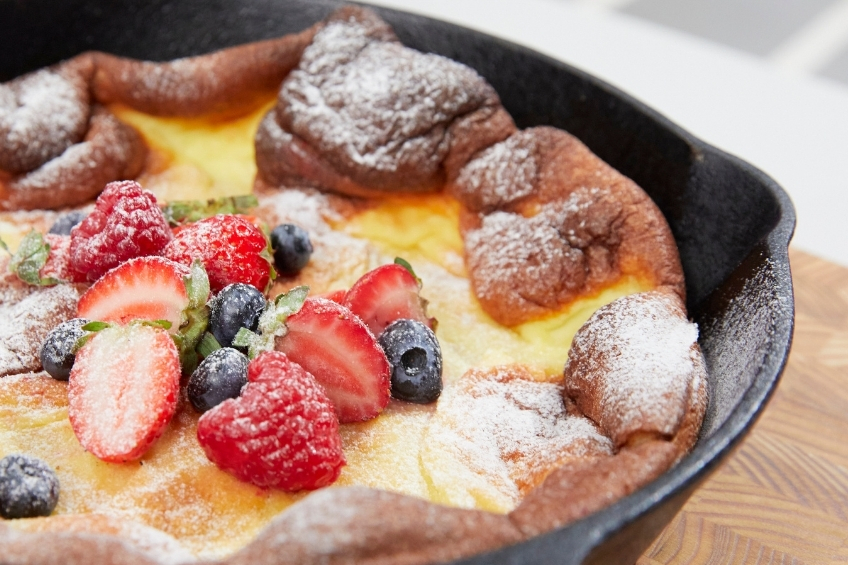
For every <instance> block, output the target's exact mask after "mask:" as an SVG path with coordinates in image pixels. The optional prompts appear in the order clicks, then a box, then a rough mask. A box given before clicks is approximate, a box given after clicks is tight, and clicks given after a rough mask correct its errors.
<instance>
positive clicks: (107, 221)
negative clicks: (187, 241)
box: [69, 181, 173, 282]
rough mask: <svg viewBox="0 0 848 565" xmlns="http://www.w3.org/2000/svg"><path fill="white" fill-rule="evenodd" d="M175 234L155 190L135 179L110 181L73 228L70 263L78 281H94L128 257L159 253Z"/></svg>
mask: <svg viewBox="0 0 848 565" xmlns="http://www.w3.org/2000/svg"><path fill="white" fill-rule="evenodd" d="M172 237H173V236H172V235H171V229H170V228H169V227H168V222H167V220H165V216H164V214H162V211H161V210H160V209H159V206H158V205H157V204H156V197H155V196H153V193H152V192H149V191H147V190H143V189H142V188H141V185H140V184H138V183H137V182H135V181H121V182H111V183H109V184H107V185H106V188H105V189H103V192H102V193H101V194H100V196H98V197H97V202H96V204H95V205H94V210H93V211H92V212H91V214H89V215H88V216H87V217H86V218H85V219H84V220H83V221H82V222H80V223H79V224H78V225H77V226H75V227H74V228H73V229H72V230H71V244H70V249H69V252H70V267H71V269H72V270H73V272H74V274H75V277H74V278H75V280H76V281H78V282H85V281H88V282H93V281H95V280H97V279H98V278H100V277H101V276H102V275H103V274H104V273H106V271H108V270H109V269H112V268H114V267H117V266H118V265H120V264H121V263H123V262H124V261H126V260H127V259H132V258H133V257H144V256H147V255H160V254H161V252H162V249H163V248H164V247H165V245H166V244H167V243H168V242H169V241H171V239H172Z"/></svg>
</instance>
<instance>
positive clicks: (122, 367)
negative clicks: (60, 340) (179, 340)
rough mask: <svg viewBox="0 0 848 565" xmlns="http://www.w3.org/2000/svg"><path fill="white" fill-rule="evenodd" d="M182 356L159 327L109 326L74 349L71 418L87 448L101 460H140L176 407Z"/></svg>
mask: <svg viewBox="0 0 848 565" xmlns="http://www.w3.org/2000/svg"><path fill="white" fill-rule="evenodd" d="M179 390H180V361H179V354H178V353H177V348H176V346H175V345H174V341H173V340H172V339H171V336H170V335H168V333H167V332H165V331H163V330H162V329H160V328H154V327H151V326H145V325H142V324H131V325H128V326H111V327H107V328H105V329H103V330H101V331H99V332H97V333H95V334H94V335H93V337H92V338H91V339H90V340H89V341H88V342H87V343H86V344H85V345H84V346H83V347H82V349H80V350H79V351H78V352H77V354H76V359H75V360H74V366H73V368H72V369H71V375H70V378H69V382H68V417H69V418H70V421H71V427H72V428H73V430H74V434H75V435H76V436H77V439H79V442H80V444H81V445H82V446H83V447H84V448H85V449H86V451H88V452H90V453H92V454H93V455H95V456H96V457H98V458H100V459H102V460H103V461H111V462H122V461H131V460H134V459H138V458H139V457H141V456H142V455H144V452H145V451H147V448H148V447H150V445H151V444H152V443H153V442H154V441H155V440H156V439H157V438H158V437H159V436H160V435H162V432H163V431H164V430H165V427H166V426H167V425H168V422H170V421H171V418H172V417H173V415H174V412H175V411H176V409H177V396H178V394H179Z"/></svg>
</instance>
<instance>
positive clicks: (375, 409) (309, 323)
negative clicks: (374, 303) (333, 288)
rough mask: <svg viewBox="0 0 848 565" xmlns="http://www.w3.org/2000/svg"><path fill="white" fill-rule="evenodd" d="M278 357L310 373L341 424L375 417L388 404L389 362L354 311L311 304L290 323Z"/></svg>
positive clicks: (328, 303)
mask: <svg viewBox="0 0 848 565" xmlns="http://www.w3.org/2000/svg"><path fill="white" fill-rule="evenodd" d="M286 327H287V328H288V331H287V333H286V335H285V336H283V337H278V338H277V339H276V349H277V351H282V352H283V353H285V354H286V355H287V356H288V357H289V358H290V359H291V360H292V361H294V362H295V363H298V364H299V365H301V366H302V367H303V368H304V369H306V370H307V371H309V372H310V373H312V375H313V376H315V379H316V380H317V381H318V382H319V383H320V384H321V386H322V387H323V388H324V391H325V392H326V393H327V396H328V397H329V398H330V400H331V401H332V402H333V405H334V406H335V407H336V414H337V415H338V417H339V421H340V422H342V423H346V422H362V421H365V420H370V419H371V418H374V417H376V416H377V415H378V414H379V413H380V412H382V411H383V408H385V407H386V404H388V402H389V391H390V386H391V385H390V381H389V362H388V361H387V360H386V355H385V354H384V353H383V350H382V349H381V348H380V346H379V345H378V344H377V340H376V339H375V338H374V335H373V334H372V333H371V331H370V330H369V329H368V327H367V326H366V325H365V324H364V323H363V322H362V320H360V319H359V318H358V317H357V316H356V315H355V314H353V313H352V312H351V311H350V310H348V309H347V308H345V307H344V306H342V305H340V304H336V303H335V302H332V301H330V300H327V299H324V298H307V299H306V301H305V302H304V303H303V307H302V308H301V309H300V310H299V311H298V312H297V313H295V314H292V315H291V316H289V317H288V319H287V320H286Z"/></svg>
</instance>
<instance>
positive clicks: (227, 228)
mask: <svg viewBox="0 0 848 565" xmlns="http://www.w3.org/2000/svg"><path fill="white" fill-rule="evenodd" d="M267 248H268V242H267V241H266V239H265V234H263V233H262V230H260V229H259V228H257V227H256V226H254V225H253V224H251V223H250V222H249V221H247V220H245V219H244V218H243V217H241V216H236V215H219V216H213V217H211V218H206V219H203V220H200V221H199V222H195V223H193V224H188V225H187V226H185V227H184V228H182V229H180V230H179V231H178V232H177V233H176V234H175V235H174V239H173V241H171V243H169V244H168V245H167V247H165V249H164V251H163V255H164V256H165V257H167V258H168V259H171V260H172V261H176V262H177V263H182V264H183V265H186V266H188V265H191V263H192V261H193V260H194V259H199V260H200V261H201V262H203V266H204V267H206V272H207V273H208V274H209V283H210V285H211V286H212V291H213V292H215V293H217V292H219V291H220V290H221V289H223V288H224V287H225V286H227V285H229V284H233V283H239V282H240V283H245V284H249V285H252V286H254V287H255V288H257V289H258V290H259V291H260V292H264V291H265V287H266V286H268V281H269V280H270V277H271V276H272V272H271V261H270V253H269V252H268V250H267Z"/></svg>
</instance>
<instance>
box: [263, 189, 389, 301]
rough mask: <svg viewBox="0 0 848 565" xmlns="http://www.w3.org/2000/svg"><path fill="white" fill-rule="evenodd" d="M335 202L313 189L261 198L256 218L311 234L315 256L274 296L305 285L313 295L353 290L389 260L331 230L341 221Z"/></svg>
mask: <svg viewBox="0 0 848 565" xmlns="http://www.w3.org/2000/svg"><path fill="white" fill-rule="evenodd" d="M335 203H336V200H334V199H332V198H331V197H328V196H326V195H324V194H322V193H320V192H317V191H315V190H312V189H299V188H289V189H281V190H274V191H273V192H269V193H266V194H260V195H259V207H258V208H257V209H256V214H257V215H258V216H259V217H261V218H262V219H263V221H265V222H266V223H268V225H273V226H276V225H279V224H282V223H291V224H295V225H298V226H300V227H301V228H303V229H304V230H306V231H307V233H308V234H309V238H310V241H311V242H312V246H313V252H312V256H311V257H310V259H309V263H308V264H307V265H306V267H305V268H304V269H303V271H301V272H300V274H299V275H298V276H297V277H295V278H281V279H279V280H278V285H277V286H276V287H275V288H274V289H272V292H271V294H272V295H274V294H276V293H279V292H284V291H287V290H288V289H289V288H291V287H293V286H296V285H297V284H306V285H308V286H309V287H310V289H311V290H312V292H313V294H315V293H321V292H326V291H329V290H337V289H340V288H350V287H351V286H352V285H353V283H354V282H356V280H357V279H358V278H359V277H360V276H362V275H363V274H365V273H366V272H368V271H370V270H371V269H373V268H375V267H377V266H379V265H381V264H383V263H385V262H386V261H387V259H386V258H385V257H383V256H382V255H381V254H380V253H379V251H378V250H377V249H376V248H375V247H374V245H373V244H371V243H370V242H368V241H365V240H363V239H359V238H355V237H352V236H350V235H347V234H345V233H343V232H341V231H337V230H335V229H333V228H332V227H331V224H332V223H335V222H339V221H341V220H342V217H343V216H342V213H341V212H340V211H339V210H338V209H336V207H335V206H334V204H335Z"/></svg>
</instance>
